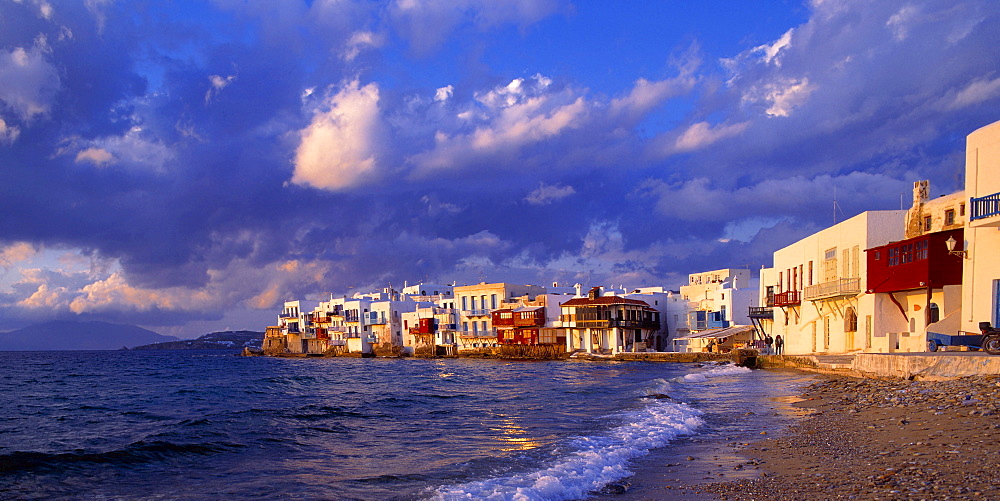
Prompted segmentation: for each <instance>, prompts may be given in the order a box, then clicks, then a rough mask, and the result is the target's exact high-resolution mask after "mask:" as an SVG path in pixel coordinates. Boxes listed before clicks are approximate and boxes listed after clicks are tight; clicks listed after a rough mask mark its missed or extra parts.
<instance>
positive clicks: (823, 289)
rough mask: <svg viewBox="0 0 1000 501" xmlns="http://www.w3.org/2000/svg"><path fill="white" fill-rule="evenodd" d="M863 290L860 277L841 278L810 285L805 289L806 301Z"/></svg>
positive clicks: (849, 294)
mask: <svg viewBox="0 0 1000 501" xmlns="http://www.w3.org/2000/svg"><path fill="white" fill-rule="evenodd" d="M860 292H861V279H860V278H841V279H837V280H831V281H829V282H823V283H821V284H816V285H810V286H808V287H806V289H805V290H804V291H803V297H804V298H805V300H806V301H815V300H817V299H826V298H833V297H840V296H853V295H856V294H858V293H860Z"/></svg>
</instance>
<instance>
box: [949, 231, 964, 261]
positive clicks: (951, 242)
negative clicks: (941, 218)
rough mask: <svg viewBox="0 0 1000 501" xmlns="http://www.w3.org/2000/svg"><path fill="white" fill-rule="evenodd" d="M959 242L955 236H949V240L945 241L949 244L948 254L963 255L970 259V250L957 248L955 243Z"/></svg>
mask: <svg viewBox="0 0 1000 501" xmlns="http://www.w3.org/2000/svg"><path fill="white" fill-rule="evenodd" d="M957 243H958V241H957V240H955V237H953V236H952V237H948V240H945V241H944V244H945V245H947V246H948V254H952V255H955V256H962V257H963V258H965V259H968V257H969V254H968V252H969V251H967V250H955V244H957Z"/></svg>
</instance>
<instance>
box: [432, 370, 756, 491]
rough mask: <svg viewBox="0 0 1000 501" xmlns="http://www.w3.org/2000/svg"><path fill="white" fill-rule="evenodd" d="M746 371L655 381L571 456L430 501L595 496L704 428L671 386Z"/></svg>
mask: <svg viewBox="0 0 1000 501" xmlns="http://www.w3.org/2000/svg"><path fill="white" fill-rule="evenodd" d="M748 372H750V369H746V368H744V367H738V366H735V365H720V366H711V367H710V368H709V369H708V370H705V371H703V372H698V373H695V374H688V375H685V376H682V377H679V378H676V379H672V380H666V379H660V378H658V379H654V380H652V381H650V383H649V385H647V387H646V388H644V389H643V391H642V392H641V393H642V394H641V395H639V396H640V399H641V401H642V402H643V405H642V406H641V407H640V408H638V409H636V410H631V411H625V412H621V413H618V414H615V415H612V416H607V418H606V419H607V421H608V422H613V423H618V424H617V426H614V427H613V428H611V429H609V430H608V431H607V432H606V433H601V434H598V435H594V436H584V437H576V438H574V439H571V440H570V441H569V443H568V445H567V449H568V450H569V451H571V452H569V453H566V454H564V455H562V456H560V457H558V458H556V459H554V460H552V461H550V462H549V464H548V465H547V466H544V467H543V468H540V469H537V470H533V471H527V472H522V473H515V474H511V475H506V476H500V477H495V478H487V479H484V480H477V481H474V482H468V483H462V484H457V485H448V486H442V487H440V488H438V489H437V490H436V491H435V492H434V493H433V494H432V497H433V499H438V500H457V499H487V500H511V499H513V500H521V501H529V500H565V499H579V498H582V497H586V496H588V495H590V494H594V493H598V492H600V491H601V489H602V488H604V487H605V486H608V485H609V484H612V483H614V482H617V481H620V480H622V479H625V478H628V477H630V476H632V475H633V472H632V471H631V470H630V469H629V464H630V462H631V461H632V460H633V459H635V458H638V457H641V456H644V455H646V454H648V453H649V451H650V450H652V449H656V448H659V447H665V446H667V445H669V444H670V442H672V441H674V440H675V439H676V438H677V437H680V436H683V435H691V434H694V433H695V432H696V430H697V429H698V428H699V427H701V426H702V425H703V424H704V421H703V420H702V418H701V416H702V411H700V410H698V409H695V408H693V407H691V406H690V405H688V404H687V403H684V402H679V401H676V400H674V399H673V398H672V397H670V395H669V393H670V391H671V390H672V385H673V384H676V383H682V384H692V383H699V382H705V381H709V380H710V379H713V378H717V377H725V376H730V375H736V374H745V373H748ZM690 376H694V377H690Z"/></svg>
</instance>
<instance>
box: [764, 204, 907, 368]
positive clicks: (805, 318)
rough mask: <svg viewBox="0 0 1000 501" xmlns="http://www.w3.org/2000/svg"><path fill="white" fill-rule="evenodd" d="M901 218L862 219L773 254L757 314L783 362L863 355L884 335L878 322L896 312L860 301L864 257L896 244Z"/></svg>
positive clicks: (871, 215)
mask: <svg viewBox="0 0 1000 501" xmlns="http://www.w3.org/2000/svg"><path fill="white" fill-rule="evenodd" d="M905 218H906V211H902V210H891V211H869V212H863V213H861V214H858V215H857V216H854V217H852V218H850V219H848V220H846V221H843V222H840V223H838V224H836V225H834V226H831V227H829V228H826V229H824V230H822V231H820V232H817V233H815V234H813V235H810V236H808V237H806V238H804V239H802V240H799V241H798V242H795V243H793V244H791V245H789V246H787V247H784V248H782V249H779V250H778V251H776V252H775V253H774V266H773V267H772V268H764V269H762V270H761V272H760V288H759V294H760V298H759V300H760V304H763V305H764V306H763V307H759V308H761V309H763V310H766V311H768V313H770V314H771V316H772V321H770V322H769V323H770V326H771V332H770V333H771V334H772V335H773V336H775V337H776V336H778V335H780V336H781V337H782V338H783V340H784V343H785V353H786V354H789V355H795V354H814V353H849V352H856V351H860V350H865V349H870V348H871V346H872V345H873V344H874V343H875V342H876V341H875V340H874V336H876V335H882V336H884V335H885V333H887V332H888V328H887V327H888V326H887V325H883V319H884V314H885V312H887V311H891V310H895V309H896V306H895V305H893V304H891V301H890V300H889V299H887V298H877V296H876V295H874V294H867V293H866V291H867V290H868V288H869V284H868V280H867V274H868V270H867V260H866V259H865V250H866V249H869V248H872V247H877V246H880V245H885V244H887V243H889V242H892V241H897V240H902V239H903V237H904V226H905ZM897 314H898V313H897Z"/></svg>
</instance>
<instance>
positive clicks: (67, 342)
mask: <svg viewBox="0 0 1000 501" xmlns="http://www.w3.org/2000/svg"><path fill="white" fill-rule="evenodd" d="M176 339H177V338H176V337H174V336H164V335H161V334H157V333H155V332H153V331H151V330H146V329H143V328H142V327H137V326H135V325H121V324H111V323H107V322H73V321H55V322H46V323H43V324H36V325H31V326H28V327H25V328H23V329H18V330H15V331H10V332H6V333H3V334H0V351H46V350H117V349H119V348H121V347H123V346H126V347H130V346H138V345H141V344H149V343H155V342H160V341H173V340H176Z"/></svg>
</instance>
